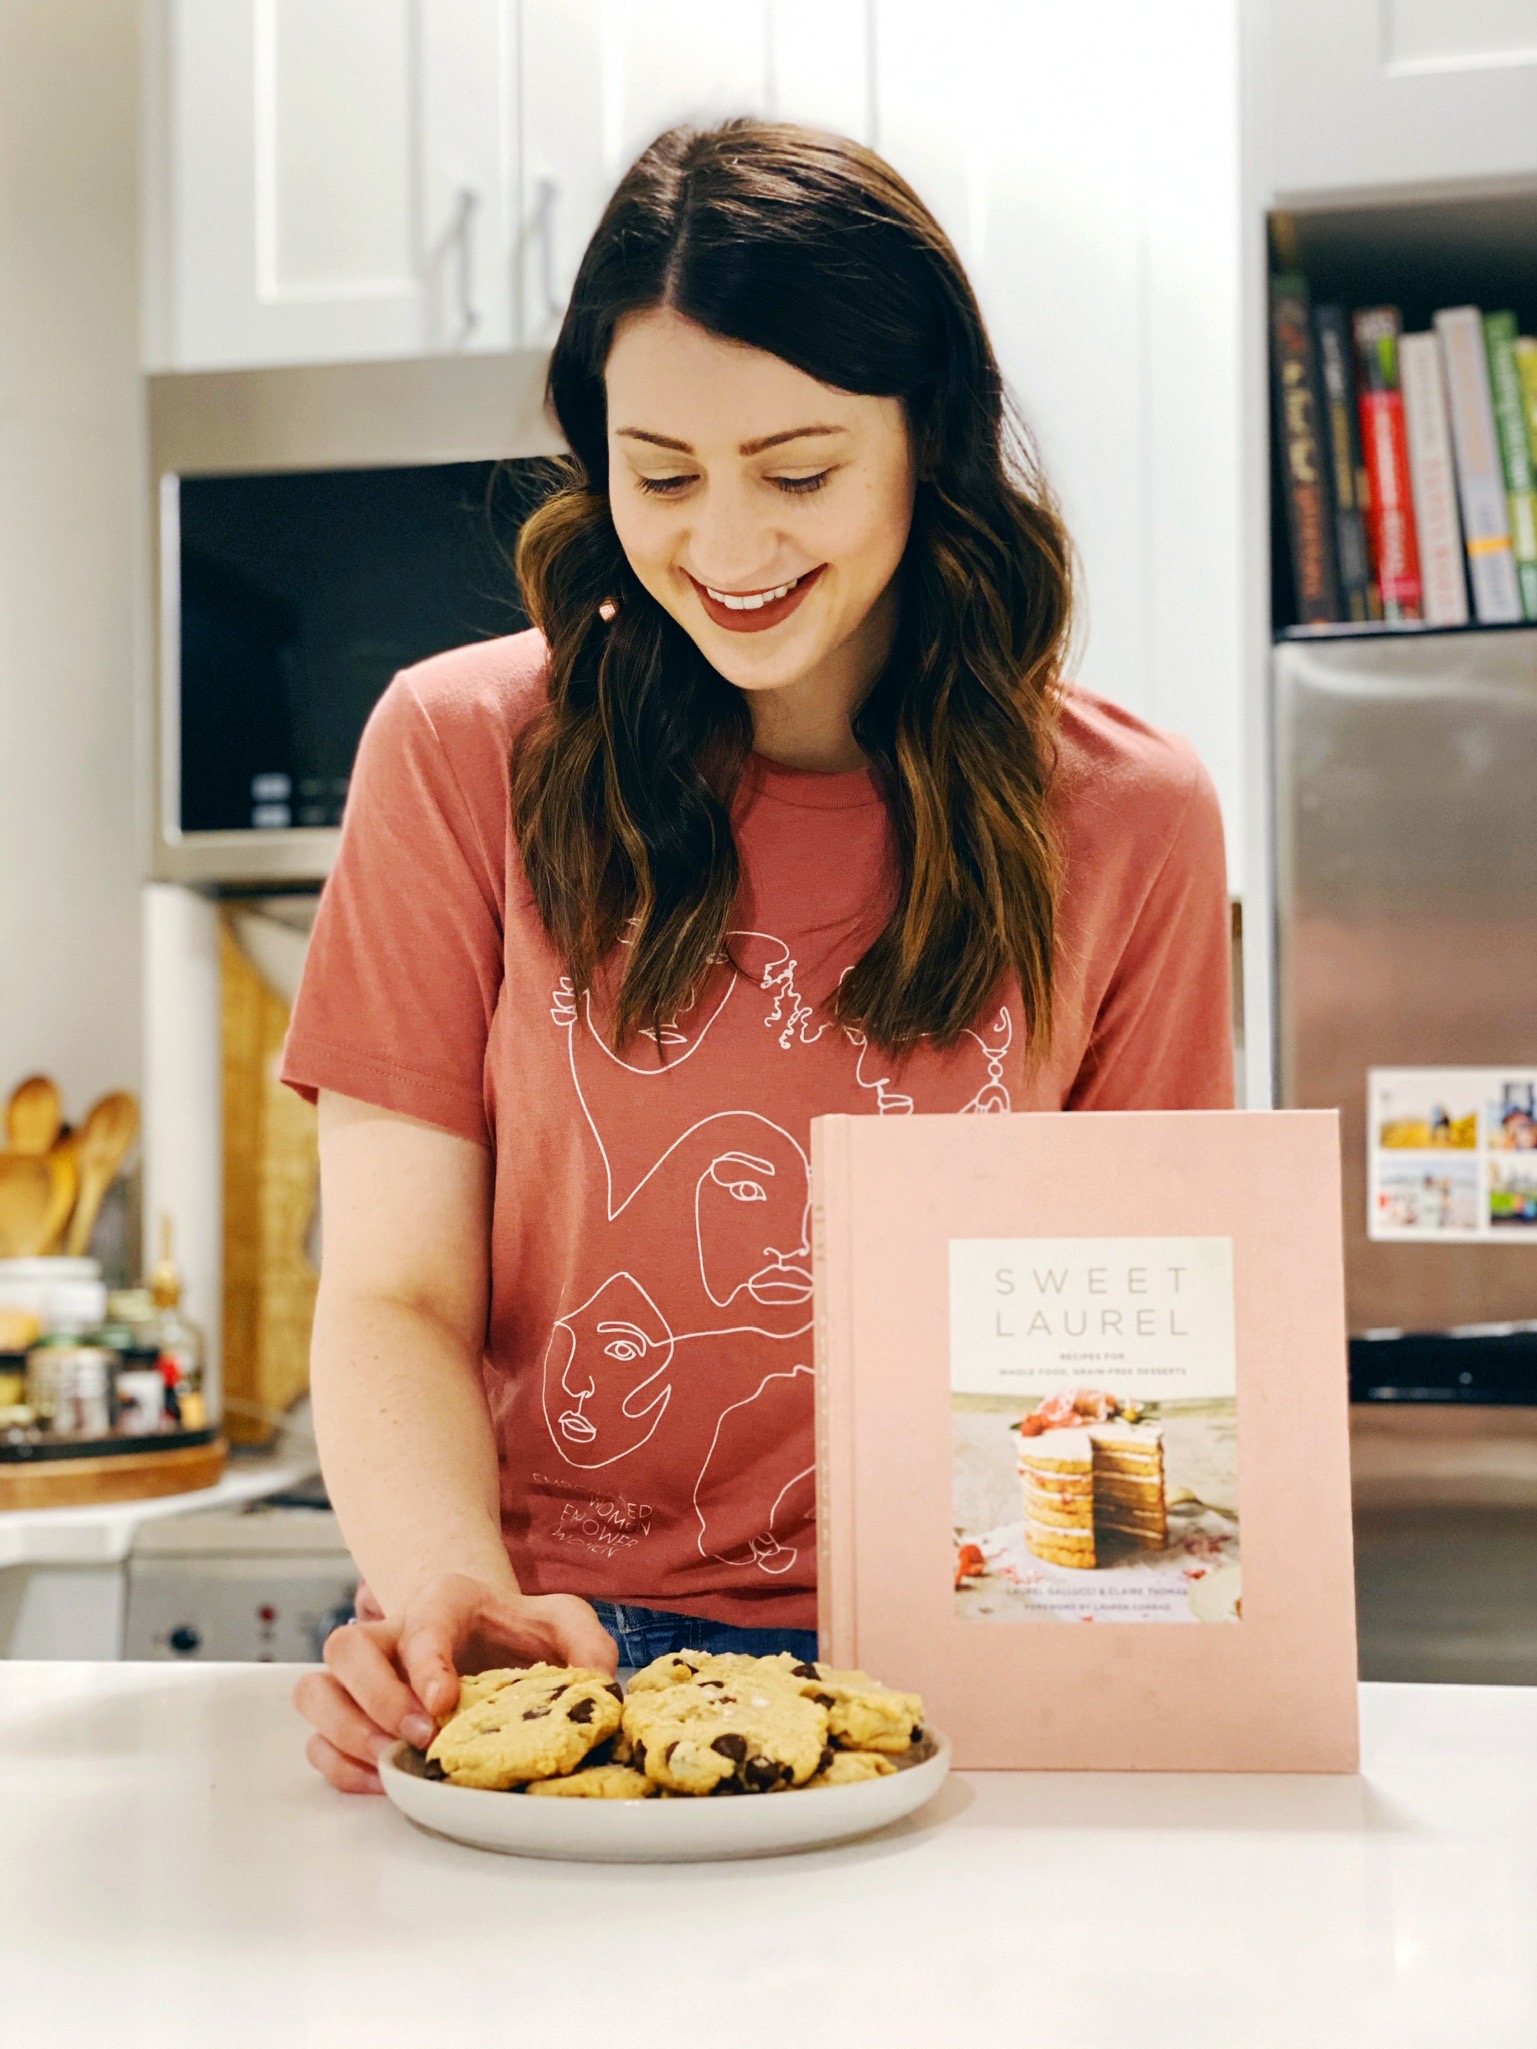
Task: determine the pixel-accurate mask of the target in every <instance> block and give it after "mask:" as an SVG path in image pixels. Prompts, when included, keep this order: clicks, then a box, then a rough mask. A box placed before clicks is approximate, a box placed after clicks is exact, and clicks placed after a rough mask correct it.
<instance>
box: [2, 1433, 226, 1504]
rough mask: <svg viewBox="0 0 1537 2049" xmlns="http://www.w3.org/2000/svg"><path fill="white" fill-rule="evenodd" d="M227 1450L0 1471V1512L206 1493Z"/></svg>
mask: <svg viewBox="0 0 1537 2049" xmlns="http://www.w3.org/2000/svg"><path fill="white" fill-rule="evenodd" d="M228 1452H229V1446H228V1445H227V1444H226V1443H225V1441H224V1439H223V1438H222V1437H219V1438H215V1440H214V1442H213V1443H212V1444H185V1445H177V1446H174V1447H171V1448H169V1449H166V1450H162V1451H137V1452H115V1453H113V1455H112V1456H111V1457H110V1458H75V1459H39V1460H38V1461H36V1463H31V1462H29V1463H27V1464H24V1465H16V1466H0V1511H3V1510H5V1509H8V1508H80V1507H85V1506H87V1505H89V1506H95V1505H97V1504H98V1503H101V1502H108V1501H147V1500H151V1499H153V1498H154V1497H156V1496H158V1495H162V1494H190V1493H192V1492H194V1491H195V1490H196V1489H198V1488H200V1487H212V1486H213V1485H214V1484H215V1482H216V1481H217V1480H218V1479H219V1476H220V1475H221V1474H222V1473H223V1471H224V1461H225V1458H226V1457H227V1455H228Z"/></svg>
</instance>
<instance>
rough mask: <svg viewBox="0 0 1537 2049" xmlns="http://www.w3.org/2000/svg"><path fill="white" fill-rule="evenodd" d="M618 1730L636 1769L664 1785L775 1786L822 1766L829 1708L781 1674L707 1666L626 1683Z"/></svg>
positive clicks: (737, 1789)
mask: <svg viewBox="0 0 1537 2049" xmlns="http://www.w3.org/2000/svg"><path fill="white" fill-rule="evenodd" d="M750 1662H755V1661H750ZM624 1733H625V1735H626V1736H628V1737H629V1739H630V1742H631V1744H632V1746H633V1752H634V1761H635V1764H636V1766H637V1768H639V1769H642V1770H644V1771H645V1773H646V1776H647V1777H648V1778H650V1779H654V1780H655V1781H656V1783H657V1784H658V1785H659V1786H661V1787H663V1788H664V1789H665V1790H667V1791H669V1792H674V1793H691V1794H695V1795H698V1794H706V1793H774V1792H779V1791H780V1790H782V1789H783V1788H785V1787H789V1786H804V1785H805V1784H806V1782H807V1781H808V1780H809V1779H810V1778H812V1777H813V1776H814V1774H815V1773H816V1772H817V1771H818V1770H819V1769H821V1767H822V1764H823V1758H824V1752H825V1751H826V1749H827V1710H826V1708H824V1707H821V1706H819V1705H818V1704H817V1702H815V1701H813V1700H809V1699H807V1697H806V1696H805V1695H804V1694H803V1693H801V1692H799V1691H797V1690H796V1689H795V1687H794V1686H793V1685H787V1684H785V1683H784V1682H783V1680H782V1679H770V1680H767V1681H765V1680H763V1679H760V1678H759V1677H757V1676H756V1675H754V1674H753V1673H751V1672H746V1671H737V1672H732V1673H729V1674H719V1675H717V1674H715V1673H713V1672H710V1671H706V1672H705V1673H703V1674H702V1675H701V1676H700V1677H699V1678H697V1679H689V1680H681V1681H676V1682H674V1683H673V1684H671V1685H662V1686H657V1687H643V1688H642V1689H641V1690H640V1692H639V1693H636V1692H635V1691H634V1690H633V1689H632V1691H631V1693H630V1696H629V1698H628V1699H627V1700H626V1702H625V1706H624Z"/></svg>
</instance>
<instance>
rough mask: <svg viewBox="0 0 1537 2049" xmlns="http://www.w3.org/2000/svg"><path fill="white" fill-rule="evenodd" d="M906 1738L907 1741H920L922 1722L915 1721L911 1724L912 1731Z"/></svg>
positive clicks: (921, 1738)
mask: <svg viewBox="0 0 1537 2049" xmlns="http://www.w3.org/2000/svg"><path fill="white" fill-rule="evenodd" d="M907 1740H908V1742H909V1743H921V1742H922V1741H923V1724H922V1722H915V1723H914V1724H913V1733H912V1734H911V1736H909V1737H908V1739H907Z"/></svg>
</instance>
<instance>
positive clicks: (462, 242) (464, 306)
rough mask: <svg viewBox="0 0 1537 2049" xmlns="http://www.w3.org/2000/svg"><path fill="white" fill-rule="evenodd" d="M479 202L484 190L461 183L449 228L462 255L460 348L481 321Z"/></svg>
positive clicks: (456, 337)
mask: <svg viewBox="0 0 1537 2049" xmlns="http://www.w3.org/2000/svg"><path fill="white" fill-rule="evenodd" d="M479 206H480V194H479V193H478V192H477V191H475V189H474V187H473V186H470V185H461V186H460V188H459V195H458V199H457V202H456V204H455V207H454V224H453V227H452V228H451V229H450V230H449V239H450V240H451V241H452V242H453V244H454V247H455V249H456V250H457V252H458V259H459V262H458V272H459V332H458V333H457V334H456V335H455V337H454V347H455V348H458V349H462V348H463V347H464V345H465V343H466V342H467V341H468V340H469V338H470V336H471V335H472V334H473V333H474V332H475V330H476V328H477V327H478V326H479V325H480V313H479V310H478V308H477V307H476V304H475V215H476V212H477V210H478V209H479Z"/></svg>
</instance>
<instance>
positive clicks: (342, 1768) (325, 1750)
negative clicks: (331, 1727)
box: [304, 1732, 384, 1793]
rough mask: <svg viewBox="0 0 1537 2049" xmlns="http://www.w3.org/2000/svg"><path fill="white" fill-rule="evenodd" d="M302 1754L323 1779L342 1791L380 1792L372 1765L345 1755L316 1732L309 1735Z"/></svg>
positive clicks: (377, 1776)
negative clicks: (361, 1762) (360, 1762)
mask: <svg viewBox="0 0 1537 2049" xmlns="http://www.w3.org/2000/svg"><path fill="white" fill-rule="evenodd" d="M304 1754H305V1756H306V1757H307V1758H308V1759H309V1761H310V1763H311V1764H312V1765H313V1766H314V1767H315V1769H316V1771H317V1772H319V1774H320V1776H321V1777H322V1778H323V1779H329V1780H330V1782H331V1784H332V1785H333V1786H335V1787H336V1788H337V1790H338V1791H339V1792H342V1793H382V1792H383V1791H384V1788H383V1786H382V1785H381V1784H380V1783H379V1774H378V1773H377V1772H376V1771H375V1770H374V1769H373V1767H372V1765H364V1764H359V1763H358V1761H357V1759H356V1758H354V1757H346V1756H344V1755H343V1754H342V1752H341V1751H339V1750H338V1749H337V1747H336V1745H335V1744H334V1743H328V1742H327V1741H326V1739H325V1737H324V1736H322V1735H320V1734H319V1733H318V1732H317V1733H316V1734H315V1735H313V1736H311V1738H310V1740H309V1741H308V1743H306V1744H305V1746H304Z"/></svg>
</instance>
